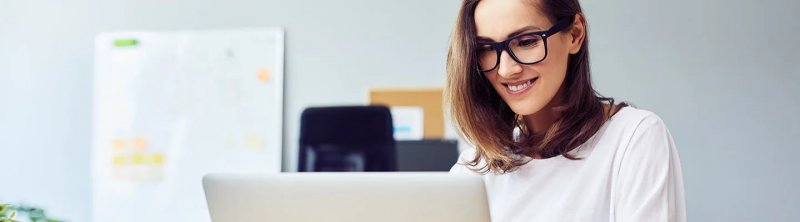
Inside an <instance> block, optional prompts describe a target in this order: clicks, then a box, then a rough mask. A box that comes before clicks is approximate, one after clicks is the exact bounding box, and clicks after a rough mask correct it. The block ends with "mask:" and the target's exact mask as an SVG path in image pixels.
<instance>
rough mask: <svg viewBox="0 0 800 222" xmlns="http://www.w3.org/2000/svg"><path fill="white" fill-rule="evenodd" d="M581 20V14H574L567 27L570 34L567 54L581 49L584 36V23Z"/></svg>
mask: <svg viewBox="0 0 800 222" xmlns="http://www.w3.org/2000/svg"><path fill="white" fill-rule="evenodd" d="M583 21H584V20H583V14H581V13H578V14H575V19H574V20H573V22H572V25H571V26H570V27H569V29H568V30H569V31H568V34H569V36H570V38H569V39H570V42H569V44H570V45H569V54H576V53H578V51H580V50H581V46H583V39H585V38H586V25H585V23H584V22H583Z"/></svg>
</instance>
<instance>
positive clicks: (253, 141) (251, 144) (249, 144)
mask: <svg viewBox="0 0 800 222" xmlns="http://www.w3.org/2000/svg"><path fill="white" fill-rule="evenodd" d="M244 147H246V148H251V149H262V148H264V138H263V137H261V136H259V135H256V134H250V135H246V136H245V137H244Z"/></svg>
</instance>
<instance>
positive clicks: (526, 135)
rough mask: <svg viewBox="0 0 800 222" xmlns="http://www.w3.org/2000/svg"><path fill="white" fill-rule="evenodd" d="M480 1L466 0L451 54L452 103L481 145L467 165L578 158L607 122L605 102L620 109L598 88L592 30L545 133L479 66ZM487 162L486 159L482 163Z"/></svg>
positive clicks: (545, 1) (448, 93)
mask: <svg viewBox="0 0 800 222" xmlns="http://www.w3.org/2000/svg"><path fill="white" fill-rule="evenodd" d="M478 2H479V0H464V1H463V3H462V5H461V9H460V10H459V14H458V17H457V18H456V25H455V28H454V30H453V33H452V36H451V40H450V47H449V50H448V53H447V83H446V87H445V100H446V106H447V107H448V112H449V114H450V117H451V118H453V122H454V123H455V125H456V127H457V129H458V132H459V134H460V135H461V136H462V137H464V138H465V139H466V140H467V141H469V142H470V143H472V144H473V145H474V146H475V148H476V149H475V150H476V156H475V158H474V159H472V160H471V161H469V162H467V163H466V164H467V165H468V166H470V169H472V170H473V171H476V172H481V173H486V172H496V173H506V172H511V171H514V170H516V169H517V168H518V167H519V166H521V165H524V164H526V163H527V162H528V161H530V160H527V161H526V160H524V158H519V157H520V156H533V155H535V156H540V157H542V158H550V157H555V156H558V155H563V156H564V157H566V158H569V159H573V160H575V159H578V158H577V157H575V156H573V155H571V154H570V153H569V151H571V150H573V149H575V148H577V147H578V146H580V145H581V144H583V143H585V142H586V141H587V140H588V139H589V138H591V137H592V136H593V135H594V134H595V133H596V132H597V131H598V130H599V129H600V127H602V125H603V124H604V123H605V121H606V120H607V116H608V115H606V111H604V110H603V106H604V105H603V103H604V102H608V103H609V104H611V105H612V106H611V107H612V110H608V112H607V113H613V111H614V110H613V109H614V108H613V107H614V106H613V104H614V100H613V99H612V98H606V97H602V96H600V95H599V94H598V93H597V92H596V91H595V90H594V89H593V88H592V81H591V75H590V70H589V50H588V47H589V39H588V33H586V37H585V38H584V39H583V44H582V46H581V48H580V50H579V51H578V53H576V54H571V55H569V58H568V62H567V73H566V77H565V79H564V82H563V84H562V85H561V87H560V89H559V92H558V93H557V95H559V96H561V99H560V100H559V101H557V102H562V101H563V103H558V104H556V106H555V107H554V110H555V111H556V112H558V115H557V119H556V120H555V122H554V123H553V124H552V125H551V126H550V127H549V128H548V129H547V130H545V131H544V133H536V134H534V133H533V132H532V130H531V129H527V127H525V124H524V121H523V120H522V118H521V117H520V116H518V115H517V114H515V113H514V111H512V110H511V108H510V107H509V106H508V105H507V104H506V103H505V102H504V101H503V100H502V98H501V97H500V95H499V94H498V93H497V92H496V91H495V89H494V88H493V87H492V85H491V83H490V82H489V80H488V79H487V78H486V77H485V76H484V74H483V73H482V72H481V71H480V70H479V69H478V65H477V58H476V55H475V52H476V41H475V39H476V28H475V18H474V14H475V8H476V6H477V4H478ZM532 7H533V6H532ZM539 8H540V9H541V10H542V11H543V12H544V14H545V15H547V16H548V19H550V21H551V22H555V21H559V20H561V19H565V18H570V17H575V15H576V14H582V9H581V6H580V4H579V3H578V0H540V4H539ZM584 24H586V23H585V22H584ZM587 31H588V30H587ZM621 106H625V104H624V103H623V104H621V105H620V106H618V107H621ZM515 128H518V129H519V130H520V132H519V137H518V139H515V138H514V129H515ZM481 161H483V162H484V164H479V163H480V162H481Z"/></svg>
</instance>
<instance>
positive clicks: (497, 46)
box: [475, 17, 574, 72]
mask: <svg viewBox="0 0 800 222" xmlns="http://www.w3.org/2000/svg"><path fill="white" fill-rule="evenodd" d="M573 18H574V17H570V18H565V19H562V20H560V21H558V22H557V23H556V24H555V25H553V27H550V29H548V30H545V31H537V32H528V33H522V34H519V35H516V36H513V37H511V38H508V39H506V40H504V41H502V42H487V41H478V42H477V46H476V48H480V47H481V46H486V45H488V46H490V47H491V48H492V49H494V51H495V52H496V53H495V54H497V58H496V59H495V61H496V62H495V64H494V66H492V68H491V69H487V70H482V69H481V64H480V60H479V59H477V58H476V61H477V63H475V65H476V66H477V67H478V70H480V71H481V72H491V71H492V70H494V69H496V68H497V66H498V65H500V54H502V53H503V51H506V52H508V55H510V56H511V59H514V61H515V62H517V63H519V64H525V65H532V64H536V63H540V62H542V61H544V60H545V59H546V58H547V37H550V36H552V35H555V34H556V33H558V32H561V31H563V30H564V29H565V28H567V27H569V26H570V25H571V24H572V20H573ZM530 35H538V36H541V37H542V43H543V44H544V56H542V59H540V60H539V61H534V62H522V61H520V60H519V58H517V56H516V55H514V52H513V51H512V50H511V48H509V46H508V45H509V44H510V43H511V41H513V40H516V39H519V38H522V37H525V36H530ZM476 57H477V55H476Z"/></svg>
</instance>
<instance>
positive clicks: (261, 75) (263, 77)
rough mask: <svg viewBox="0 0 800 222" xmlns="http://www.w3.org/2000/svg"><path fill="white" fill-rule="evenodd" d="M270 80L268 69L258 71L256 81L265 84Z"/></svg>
mask: <svg viewBox="0 0 800 222" xmlns="http://www.w3.org/2000/svg"><path fill="white" fill-rule="evenodd" d="M270 79H271V76H270V75H269V69H267V68H260V69H258V81H261V82H263V83H267V82H269V81H270Z"/></svg>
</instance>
